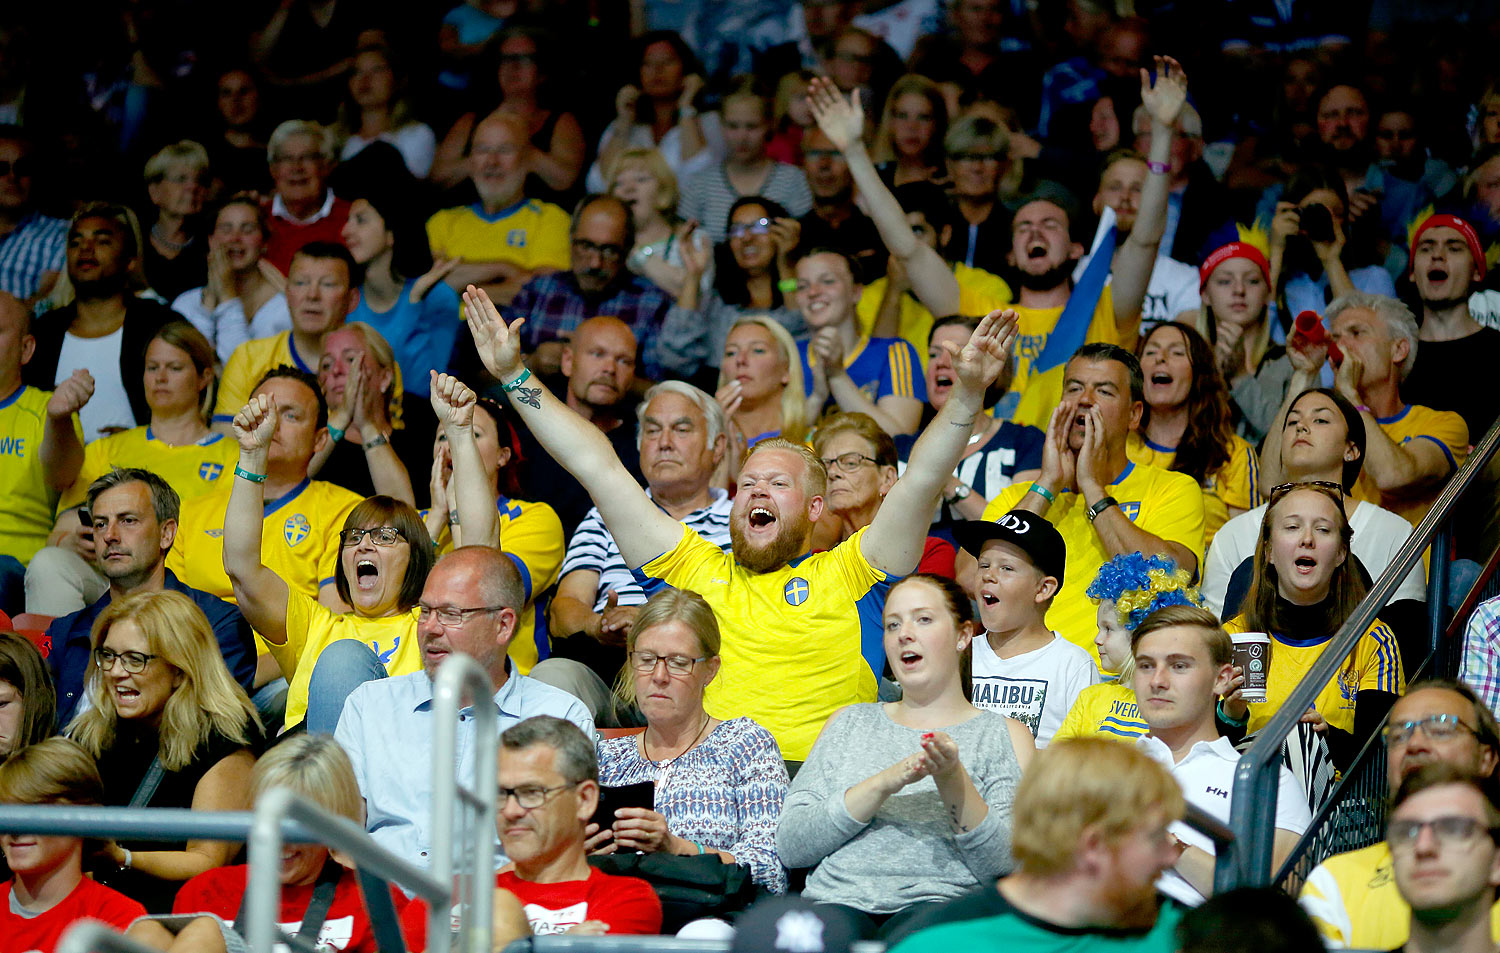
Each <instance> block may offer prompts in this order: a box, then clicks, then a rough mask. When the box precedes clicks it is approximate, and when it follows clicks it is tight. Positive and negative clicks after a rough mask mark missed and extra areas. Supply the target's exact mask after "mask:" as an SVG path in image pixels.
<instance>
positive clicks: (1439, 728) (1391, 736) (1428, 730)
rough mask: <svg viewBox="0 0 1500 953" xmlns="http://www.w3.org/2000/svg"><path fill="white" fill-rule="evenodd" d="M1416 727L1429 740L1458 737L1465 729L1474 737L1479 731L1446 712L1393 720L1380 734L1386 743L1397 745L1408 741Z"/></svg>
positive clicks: (1445, 739)
mask: <svg viewBox="0 0 1500 953" xmlns="http://www.w3.org/2000/svg"><path fill="white" fill-rule="evenodd" d="M1418 728H1420V729H1422V732H1423V734H1425V735H1427V739H1428V740H1429V741H1448V740H1450V739H1452V738H1456V737H1458V734H1459V732H1462V731H1467V732H1468V733H1469V734H1471V735H1474V736H1475V737H1476V738H1477V737H1478V736H1479V732H1478V731H1476V730H1475V729H1473V728H1470V727H1469V726H1468V725H1466V724H1464V720H1463V719H1462V718H1460V717H1458V716H1457V715H1448V714H1442V715H1428V716H1427V717H1425V718H1416V719H1413V720H1411V721H1393V722H1391V723H1390V724H1388V725H1386V726H1385V729H1384V731H1382V734H1384V735H1385V743H1386V744H1387V745H1390V746H1391V747H1399V746H1401V745H1405V744H1407V743H1408V742H1410V741H1411V737H1412V735H1414V734H1416V732H1417V729H1418Z"/></svg>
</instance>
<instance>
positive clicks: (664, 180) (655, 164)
mask: <svg viewBox="0 0 1500 953" xmlns="http://www.w3.org/2000/svg"><path fill="white" fill-rule="evenodd" d="M627 166H638V167H640V168H642V169H645V170H646V171H647V172H649V173H650V174H651V177H652V178H653V179H655V180H656V209H657V211H659V212H661V213H662V215H663V217H665V218H667V219H668V220H669V221H670V220H671V219H673V218H675V217H676V211H677V176H676V175H675V174H674V173H673V172H672V167H671V166H669V165H667V160H666V159H663V158H662V155H661V153H660V152H657V151H656V150H655V149H626V150H625V151H624V152H622V153H620V155H619V156H618V157H616V159H615V161H614V162H611V163H610V165H609V176H608V179H609V182H608V187H607V188H606V189H605V191H607V192H609V193H610V194H614V191H615V183H616V182H617V181H618V180H619V178H620V173H621V172H623V171H625V169H626V167H627Z"/></svg>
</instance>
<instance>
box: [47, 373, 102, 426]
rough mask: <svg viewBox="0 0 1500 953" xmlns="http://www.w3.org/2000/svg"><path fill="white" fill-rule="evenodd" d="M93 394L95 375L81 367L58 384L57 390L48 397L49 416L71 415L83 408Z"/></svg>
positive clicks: (61, 416)
mask: <svg viewBox="0 0 1500 953" xmlns="http://www.w3.org/2000/svg"><path fill="white" fill-rule="evenodd" d="M93 396H94V376H93V375H92V374H90V373H89V372H88V371H86V370H84V369H83V368H81V367H80V368H79V369H78V370H76V371H74V372H73V374H72V376H71V377H69V378H68V379H67V380H65V381H63V382H62V383H61V384H58V385H57V390H55V391H53V392H52V396H51V397H49V398H47V416H48V417H52V418H58V419H60V418H63V417H71V416H73V415H74V414H76V413H78V412H79V411H80V410H82V409H83V405H84V404H87V403H88V402H89V398H91V397H93Z"/></svg>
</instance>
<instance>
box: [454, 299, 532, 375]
mask: <svg viewBox="0 0 1500 953" xmlns="http://www.w3.org/2000/svg"><path fill="white" fill-rule="evenodd" d="M464 320H465V321H466V322H468V325H469V333H470V334H471V335H473V337H474V349H475V350H476V351H478V352H479V360H480V361H481V362H483V364H484V369H485V370H487V371H489V372H490V374H491V375H493V376H494V378H495V379H496V380H498V381H505V380H509V379H510V378H511V377H514V376H515V375H516V374H518V373H519V372H520V370H521V368H522V366H523V365H522V363H521V325H523V324H525V323H526V319H525V318H517V319H516V320H514V321H512V322H511V323H510V324H509V325H508V326H507V325H506V323H505V319H504V318H503V317H501V316H500V309H499V308H497V307H495V302H493V301H491V300H490V295H489V292H487V291H485V290H484V289H483V288H476V287H474V286H473V285H469V287H468V288H466V289H465V290H464Z"/></svg>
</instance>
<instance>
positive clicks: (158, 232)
mask: <svg viewBox="0 0 1500 953" xmlns="http://www.w3.org/2000/svg"><path fill="white" fill-rule="evenodd" d="M151 240H152V241H154V242H156V243H157V244H158V245H161V246H162V247H163V248H168V249H171V250H172V251H174V252H180V251H182V250H183V249H185V248H187V247H188V246H189V245H191V244H192V243H193V239H192V237H191V236H190V237H189V238H188V240H187V241H185V242H179V241H173V240H172V239H170V238H168V237H167V236H166V235H164V234H162V229H161V223H160V222H157V223H156V224H154V225H152V226H151Z"/></svg>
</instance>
